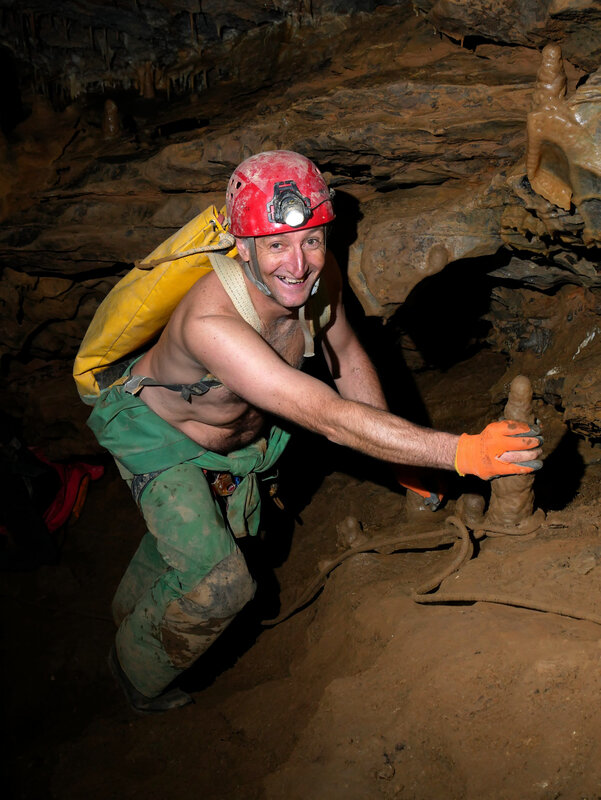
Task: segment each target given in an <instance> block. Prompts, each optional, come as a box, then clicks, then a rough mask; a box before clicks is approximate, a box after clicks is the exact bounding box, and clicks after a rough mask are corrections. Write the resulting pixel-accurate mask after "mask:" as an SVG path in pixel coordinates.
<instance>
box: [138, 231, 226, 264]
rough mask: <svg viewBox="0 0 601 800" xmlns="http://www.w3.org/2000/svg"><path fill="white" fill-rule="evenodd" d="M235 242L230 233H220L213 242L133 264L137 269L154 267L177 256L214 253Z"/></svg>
mask: <svg viewBox="0 0 601 800" xmlns="http://www.w3.org/2000/svg"><path fill="white" fill-rule="evenodd" d="M235 244H236V239H235V237H234V236H233V235H232V234H231V233H222V234H221V235H220V236H219V240H218V241H217V242H216V243H215V244H205V245H203V246H202V247H194V248H193V249H192V250H182V251H180V252H179V253H170V254H169V255H168V256H163V257H162V258H153V259H151V260H150V261H136V262H135V265H136V267H137V268H138V269H148V270H150V269H154V268H155V267H158V266H159V264H164V263H165V262H166V261H177V260H178V259H179V258H186V257H187V256H196V255H198V254H199V253H215V252H218V251H219V250H231V249H232V247H233V246H234V245H235Z"/></svg>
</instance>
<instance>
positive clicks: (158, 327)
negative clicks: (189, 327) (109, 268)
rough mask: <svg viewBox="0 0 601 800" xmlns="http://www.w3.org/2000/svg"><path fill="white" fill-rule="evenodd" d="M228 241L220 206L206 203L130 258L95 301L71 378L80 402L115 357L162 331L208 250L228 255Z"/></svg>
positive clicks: (200, 271)
mask: <svg viewBox="0 0 601 800" xmlns="http://www.w3.org/2000/svg"><path fill="white" fill-rule="evenodd" d="M233 245H234V237H233V236H232V235H231V234H229V233H228V232H227V220H226V218H225V208H223V209H222V211H221V213H219V212H218V211H217V209H216V208H215V206H209V208H207V209H205V210H204V211H203V212H202V213H201V214H198V216H196V217H194V219H192V220H190V222H188V223H187V224H186V225H184V227H183V228H180V230H178V231H176V233H174V234H173V235H172V236H170V237H169V238H168V239H166V240H165V241H164V242H163V243H162V244H160V245H159V246H158V247H157V248H156V249H155V250H153V251H152V253H151V254H150V255H149V256H148V257H147V258H145V259H144V260H143V261H139V262H136V264H135V266H134V267H133V268H132V269H131V270H130V271H129V272H128V273H127V275H125V276H124V277H123V278H121V280H120V281H119V282H118V283H117V284H116V285H115V286H114V287H113V288H112V289H111V291H110V292H109V293H108V295H107V296H106V297H105V298H104V300H103V301H102V303H101V304H100V305H99V306H98V309H97V311H96V313H95V314H94V317H93V318H92V322H91V323H90V327H89V328H88V330H87V332H86V335H85V337H84V339H83V341H82V343H81V346H80V348H79V352H78V353H77V357H76V358H75V363H74V365H73V377H74V378H75V383H76V384H77V391H78V392H79V395H80V397H81V399H82V400H83V401H84V403H87V404H88V405H94V403H95V402H96V400H97V398H98V395H99V394H100V391H101V389H102V388H105V387H106V386H108V385H110V383H111V382H112V380H116V379H117V377H119V376H120V374H121V373H122V372H123V370H124V369H125V364H124V365H123V367H122V369H119V365H120V364H121V362H124V361H126V359H127V357H128V356H131V355H132V354H134V353H137V352H138V351H140V350H141V349H142V348H143V347H144V346H145V345H147V344H149V343H150V342H152V341H153V339H155V338H156V336H157V335H158V334H159V333H160V332H161V331H162V329H163V328H164V327H165V325H166V324H167V322H168V320H169V317H170V316H171V314H172V313H173V310H174V309H175V307H176V306H177V304H178V303H179V301H180V300H181V298H182V297H183V296H184V295H185V294H186V292H187V291H188V289H190V288H191V287H192V285H193V284H194V283H195V282H196V281H197V280H198V279H199V278H201V277H202V276H203V275H206V273H207V272H209V270H210V269H212V267H211V263H210V261H209V256H208V253H210V252H214V251H229V255H230V256H234V255H236V250H235V249H233ZM113 366H116V369H115V370H111V369H110V368H111V367H113ZM111 373H112V375H111ZM99 380H100V383H101V384H102V385H99Z"/></svg>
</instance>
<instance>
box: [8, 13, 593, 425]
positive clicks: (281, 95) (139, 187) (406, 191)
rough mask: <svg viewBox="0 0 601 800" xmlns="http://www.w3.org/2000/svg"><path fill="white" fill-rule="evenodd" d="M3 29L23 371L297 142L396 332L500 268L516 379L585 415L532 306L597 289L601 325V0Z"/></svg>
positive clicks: (66, 347) (366, 288)
mask: <svg viewBox="0 0 601 800" xmlns="http://www.w3.org/2000/svg"><path fill="white" fill-rule="evenodd" d="M0 14H1V20H2V24H1V26H0V63H1V64H2V67H3V75H4V80H3V85H2V90H1V92H0V123H1V125H2V134H1V136H0V159H1V160H2V170H0V269H1V270H2V278H3V280H2V290H1V295H0V301H1V305H0V314H1V315H2V320H3V329H4V330H5V337H4V340H3V342H2V353H1V354H2V357H3V364H4V365H5V369H8V370H10V368H11V365H17V367H18V368H21V367H22V366H23V365H24V364H27V362H28V361H31V360H32V359H34V360H35V359H43V360H46V361H54V360H60V359H63V360H65V359H66V360H67V361H69V362H70V360H71V359H72V357H73V356H74V354H75V352H76V350H77V346H78V342H79V341H80V340H81V338H82V335H83V333H84V331H85V329H86V327H87V325H88V323H89V321H90V318H91V316H92V314H93V312H94V310H95V308H96V306H97V305H98V302H99V300H100V299H101V298H102V297H103V296H104V294H106V292H107V291H108V289H109V288H110V287H111V286H112V285H113V284H114V283H115V282H116V281H117V280H118V279H119V277H120V276H122V275H123V274H124V272H125V271H126V270H127V269H128V268H129V267H130V266H131V264H132V263H133V262H134V261H136V260H138V259H140V258H143V257H144V256H145V255H147V254H148V253H149V252H150V251H151V250H152V249H154V247H155V246H156V245H158V244H159V243H160V242H161V241H163V240H164V239H165V238H167V237H168V236H169V235H170V234H171V233H173V232H174V231H175V230H177V229H178V228H179V227H181V226H182V225H183V224H184V223H186V222H187V221H188V220H190V219H191V218H192V217H193V216H194V215H195V214H197V213H198V212H199V211H200V210H202V209H203V208H205V207H206V206H207V205H209V204H212V203H215V204H217V205H218V206H221V204H222V202H223V191H224V187H225V184H226V182H227V179H228V177H229V175H230V173H231V171H232V169H233V168H234V167H235V166H236V164H237V163H239V161H240V160H241V159H243V158H245V157H246V156H248V155H250V154H252V153H254V152H258V151H261V150H265V149H272V148H287V149H293V150H298V151H300V152H303V153H305V154H306V155H308V156H309V157H311V158H313V159H314V160H315V161H316V163H317V164H318V165H319V167H320V168H321V169H322V171H323V172H324V173H325V174H326V177H327V179H328V181H329V183H330V184H331V185H332V186H333V187H334V188H335V189H336V192H337V199H336V208H337V214H338V219H337V222H336V227H335V233H337V234H338V236H339V239H340V241H341V242H342V244H343V247H339V252H338V253H337V255H339V258H340V257H341V256H342V259H343V267H344V268H345V269H347V270H348V275H349V280H350V283H351V286H352V288H353V289H354V291H355V293H356V295H357V296H358V298H359V300H360V302H361V305H362V306H363V309H364V311H365V312H366V313H367V314H368V315H374V316H377V317H380V318H382V319H384V320H391V319H394V318H395V315H397V312H398V311H399V309H401V308H402V307H403V305H404V304H405V303H406V301H407V299H408V298H410V297H411V296H412V293H414V291H415V289H416V287H418V286H419V285H421V284H422V282H424V281H425V280H427V279H430V278H432V277H433V276H436V275H437V274H438V273H440V272H442V271H443V270H445V269H446V268H447V267H448V266H449V265H453V264H462V263H478V264H480V265H483V266H482V267H481V268H482V269H485V270H487V271H488V273H489V274H490V276H491V278H492V279H495V280H497V281H498V282H500V283H501V284H502V285H503V286H504V287H508V286H511V290H508V289H507V288H505V289H500V290H499V292H497V294H495V295H494V298H495V299H494V302H493V310H494V309H495V308H496V310H497V315H496V316H495V317H494V319H493V320H492V322H491V325H492V333H491V335H490V337H489V342H490V343H493V344H494V345H495V346H496V347H498V349H500V350H501V351H503V352H507V353H508V356H509V357H510V358H511V359H513V363H514V365H515V368H516V369H517V368H518V367H519V366H520V364H521V363H523V360H522V361H521V360H520V359H521V356H520V355H519V354H520V353H524V352H529V353H530V354H531V355H532V354H533V355H532V357H533V358H537V359H538V361H535V363H533V364H529V365H528V366H529V368H531V370H533V372H534V375H533V377H534V379H535V388H536V390H537V391H538V392H540V393H541V394H543V395H544V394H545V393H546V396H548V397H551V395H552V396H553V397H554V398H559V399H558V400H557V402H558V403H561V402H563V401H564V399H565V398H563V397H562V390H561V385H560V384H561V381H559V382H558V380H559V379H558V378H557V375H558V374H559V375H560V377H561V376H562V375H563V377H564V378H567V373H568V372H569V371H570V370H572V372H571V373H570V380H571V381H572V382H573V381H574V373H573V368H574V363H570V364H568V363H567V362H566V364H565V365H562V364H559V361H561V357H560V351H561V347H560V345H559V344H558V343H556V344H553V341H554V340H553V337H554V336H555V337H556V338H557V332H556V330H555V329H554V328H553V324H555V323H553V324H552V323H551V322H549V320H555V321H557V319H558V317H557V313H556V309H555V310H554V311H553V313H552V312H551V311H550V309H549V307H548V304H547V303H546V302H543V303H542V304H541V306H540V308H539V309H538V311H537V314H531V315H530V317H527V318H524V316H523V315H524V308H525V304H527V303H528V302H529V299H528V298H529V295H527V294H523V292H526V293H528V292H534V293H535V295H536V296H545V297H546V296H547V295H549V294H553V293H555V294H557V296H558V297H559V296H560V295H561V293H562V292H564V290H565V291H568V292H569V291H571V290H570V289H569V287H576V288H577V289H578V291H582V292H584V293H585V294H586V293H588V294H587V295H586V298H585V299H584V300H583V301H582V302H583V308H584V309H585V310H584V311H583V312H582V313H581V314H579V315H576V317H578V319H580V320H581V324H582V325H583V326H584V327H586V326H588V327H589V328H590V329H591V330H592V329H593V327H594V325H596V323H595V322H594V320H595V319H596V317H595V315H596V313H597V312H596V309H597V303H596V301H593V300H591V299H590V298H591V297H593V298H596V294H595V293H596V291H597V290H598V289H599V288H600V287H601V279H600V275H599V270H598V252H599V250H598V248H599V243H600V239H601V135H600V133H599V124H600V112H601V102H600V93H599V83H600V81H601V77H600V75H599V73H598V72H597V69H598V66H599V63H600V56H601V3H599V2H592V0H590V2H589V1H588V0H532V1H531V2H527V3H524V2H518V0H507V2H501V1H500V0H498V1H497V2H495V1H494V0H493V1H492V2H491V1H490V0H489V1H487V2H479V1H478V2H477V1H475V0H472V2H468V0H413V2H411V0H397V1H396V2H395V0H389V2H386V3H379V2H376V1H375V0H355V2H346V3H342V2H338V1H337V0H313V1H312V2H311V0H272V2H266V1H265V0H262V1H261V2H259V1H258V0H247V1H246V2H242V1H241V0H240V1H239V2H238V1H235V0H225V2H217V1H216V0H202V1H201V0H114V1H113V2H92V0H79V2H78V1H77V0H71V1H69V2H67V1H66V0H58V1H57V2H54V3H53V4H52V5H51V6H49V5H48V4H47V3H43V2H41V1H39V2H38V1H34V0H29V1H28V0H26V1H25V2H17V1H16V0H0ZM487 259H489V260H490V263H489V264H488V265H487ZM566 287H568V288H567V289H566ZM520 292H522V294H520ZM589 295H590V297H589ZM564 300H565V298H564ZM562 302H564V301H563V300H562ZM565 302H566V303H567V304H568V306H569V305H570V302H572V301H568V300H565ZM560 305H561V304H560ZM562 307H563V306H562ZM491 313H492V312H491ZM573 316H574V315H573ZM541 320H542V321H541ZM591 326H592V327H591ZM541 330H549V331H550V332H549V333H548V334H545V335H544V336H543V337H542V339H541V336H540V335H539V334H540V332H541ZM554 331H555V332H554ZM581 334H582V336H581ZM572 335H573V338H574V342H576V340H578V342H580V341H582V339H583V337H585V336H586V331H585V330H584V328H583V330H582V331H581V330H580V328H577V329H574V331H573V334H572ZM545 337H546V338H545ZM579 337H580V338H579ZM593 338H594V334H593ZM591 341H592V340H591ZM512 342H513V345H511V343H512ZM525 342H534V344H533V345H531V346H526V345H525V344H524V343H525ZM541 342H542V344H541ZM544 342H546V343H547V344H546V345H545V344H544ZM574 346H575V347H576V344H575V345H574ZM512 347H513V349H512ZM529 348H530V349H529ZM533 348H534V349H533ZM536 348H538V351H537V350H536ZM541 348H543V349H541ZM589 352H592V350H591V351H589ZM545 353H554V354H555V355H556V357H557V359H558V361H557V364H554V365H553V369H555V368H556V371H555V372H554V373H553V376H554V383H553V387H551V386H550V384H549V380H550V379H549V378H548V376H547V377H546V373H547V372H548V370H549V366H548V364H547V362H546V361H545ZM554 357H555V356H554ZM566 358H567V357H566ZM570 358H571V357H570ZM572 361H573V360H572ZM7 365H8V366H7ZM19 365H20V366H19ZM588 368H590V364H587V369H588ZM583 369H584V367H583ZM564 373H565V374H564ZM537 380H538V383H536V381H537ZM564 384H565V380H564ZM566 385H567V384H566ZM558 387H559V388H558ZM564 405H565V404H564ZM585 405H586V404H585ZM581 407H582V403H580V405H579V406H578V408H579V409H580V408H581ZM579 413H580V412H579ZM591 414H592V412H591ZM589 417H590V415H589ZM589 417H587V414H586V413H584V415H583V416H582V420H583V422H582V425H581V426H580V427H581V429H582V430H584V431H586V432H587V433H588V434H590V435H596V432H597V433H598V426H597V423H594V424H593V425H592V428H591V424H592V423H591V422H590V419H589ZM587 426H588V427H587Z"/></svg>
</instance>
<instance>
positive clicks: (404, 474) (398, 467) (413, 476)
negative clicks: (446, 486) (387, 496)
mask: <svg viewBox="0 0 601 800" xmlns="http://www.w3.org/2000/svg"><path fill="white" fill-rule="evenodd" d="M392 469H393V472H394V476H395V478H396V479H397V482H398V483H399V484H400V485H401V486H402V487H403V488H404V489H408V490H409V491H411V492H415V493H416V494H418V495H419V496H420V497H422V498H423V500H424V505H425V506H428V508H429V509H430V510H431V511H436V510H437V509H438V507H439V506H440V504H441V503H442V500H443V498H444V494H443V493H442V492H441V491H440V487H439V486H438V481H435V480H434V475H433V474H428V476H427V478H426V480H422V475H423V473H424V470H421V469H420V468H419V467H408V466H405V464H393V466H392ZM433 472H434V471H433V470H428V473H433ZM433 483H435V484H436V485H431V484H433ZM426 485H431V488H426Z"/></svg>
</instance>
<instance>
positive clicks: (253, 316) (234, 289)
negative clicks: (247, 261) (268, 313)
mask: <svg viewBox="0 0 601 800" xmlns="http://www.w3.org/2000/svg"><path fill="white" fill-rule="evenodd" d="M208 256H209V261H210V262H211V266H212V267H213V269H214V270H215V273H216V274H217V277H218V278H219V280H220V281H221V283H222V285H223V288H224V289H225V291H226V292H227V293H228V295H229V297H230V299H231V301H232V303H233V304H234V306H235V307H236V310H237V311H238V313H239V314H240V316H241V317H242V319H243V320H244V321H245V322H248V324H249V325H250V326H251V327H252V328H254V329H255V330H256V332H257V333H259V334H260V333H261V331H262V330H263V324H262V323H261V319H260V317H259V315H258V314H257V311H256V309H255V307H254V306H253V304H252V300H251V299H250V295H249V293H248V289H247V288H246V283H245V282H244V276H243V274H242V269H241V267H240V265H239V264H238V262H237V261H236V260H235V259H233V258H230V257H229V256H224V255H222V254H221V253H209V254H208Z"/></svg>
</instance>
